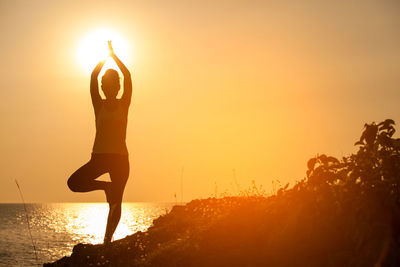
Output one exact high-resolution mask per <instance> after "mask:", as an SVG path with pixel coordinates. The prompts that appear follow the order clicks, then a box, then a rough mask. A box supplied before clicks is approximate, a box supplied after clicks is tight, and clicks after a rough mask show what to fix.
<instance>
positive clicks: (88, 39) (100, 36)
mask: <svg viewBox="0 0 400 267" xmlns="http://www.w3.org/2000/svg"><path fill="white" fill-rule="evenodd" d="M108 40H111V41H112V44H113V47H114V49H115V50H116V51H118V55H119V57H120V58H121V60H124V61H129V56H130V53H129V52H130V51H131V49H132V48H131V47H130V45H128V43H127V42H126V40H125V39H124V38H123V37H122V36H121V35H120V34H119V33H117V32H116V31H113V30H111V29H97V30H94V31H92V32H90V33H88V34H87V35H86V36H85V37H84V38H83V39H82V41H81V43H80V44H79V46H78V51H77V60H78V62H79V64H80V65H81V67H82V69H83V70H84V71H86V72H91V71H92V69H93V68H94V66H96V64H97V63H98V62H99V61H101V60H105V59H107V57H108V48H107V41H108ZM106 64H107V65H108V66H107V65H106V68H116V66H114V65H115V64H114V62H112V61H108V62H107V63H106Z"/></svg>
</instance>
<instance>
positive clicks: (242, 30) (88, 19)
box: [0, 0, 400, 202]
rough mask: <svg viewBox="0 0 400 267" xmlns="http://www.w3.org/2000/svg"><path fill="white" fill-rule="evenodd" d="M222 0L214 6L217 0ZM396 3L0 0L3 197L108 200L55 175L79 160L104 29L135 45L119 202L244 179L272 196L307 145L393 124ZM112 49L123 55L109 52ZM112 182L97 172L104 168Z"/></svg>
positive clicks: (300, 169) (399, 115)
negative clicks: (96, 47) (90, 49)
mask: <svg viewBox="0 0 400 267" xmlns="http://www.w3.org/2000/svg"><path fill="white" fill-rule="evenodd" d="M215 2H218V3H215ZM399 14H400V4H399V2H398V1H395V0H393V1H383V0H379V1H378V0H377V1H371V0H368V1H298V0H293V1H272V0H271V1H245V0H243V1H90V2H89V1H33V0H32V1H16V0H10V1H7V0H1V1H0V28H1V37H0V38H1V41H0V51H1V55H2V56H1V61H0V73H1V80H2V83H1V89H0V101H1V104H0V125H1V131H0V146H1V153H2V154H1V156H0V169H1V176H0V177H1V178H0V179H1V180H0V181H1V182H0V202H19V201H20V198H19V195H18V190H17V187H16V185H15V183H14V179H18V181H19V183H20V185H21V187H22V190H23V193H24V197H25V200H26V201H27V202H64V201H103V200H104V195H103V193H102V192H100V191H99V192H92V193H87V194H78V193H72V192H70V191H69V189H68V187H67V185H66V181H67V179H68V177H69V175H71V174H72V172H74V171H75V170H76V169H77V168H78V167H80V166H81V165H82V164H84V163H86V162H87V161H88V160H89V158H90V153H91V148H92V145H93V141H94V134H95V124H94V114H93V110H92V106H91V101H90V95H89V78H90V73H88V72H85V71H84V70H83V69H82V68H81V66H80V65H79V61H78V59H77V51H78V48H79V46H80V43H81V42H82V40H83V39H84V38H85V36H87V34H89V33H90V32H92V31H94V30H96V29H98V28H102V27H106V28H110V29H113V30H115V31H116V32H118V33H119V34H120V35H121V36H123V38H124V39H125V40H126V42H127V43H128V44H129V47H130V48H131V51H130V54H131V56H130V57H129V58H127V65H128V67H129V69H130V70H131V73H132V75H133V87H134V89H133V90H134V95H133V97H134V101H133V104H132V106H131V108H130V114H129V124H128V133H127V145H128V149H129V152H130V160H131V175H130V178H129V180H128V184H127V187H126V190H125V195H124V200H125V201H174V193H175V192H176V193H177V196H178V201H179V200H180V198H181V191H180V178H181V170H182V167H184V172H183V199H184V201H188V200H191V199H193V198H199V197H209V196H211V195H212V194H214V193H215V189H216V188H217V190H218V193H222V192H224V191H228V192H230V193H235V192H236V191H237V190H238V188H237V186H236V185H235V182H234V174H233V169H235V173H236V178H237V182H238V184H239V187H240V188H239V190H243V189H246V188H248V187H249V186H250V184H251V181H252V180H255V181H256V183H257V184H259V185H260V184H262V185H263V186H264V187H265V188H266V190H267V192H271V182H272V180H275V179H279V180H280V181H281V183H282V184H285V183H286V182H291V183H292V184H293V182H294V181H295V180H298V179H301V178H303V177H304V176H305V171H306V162H307V160H308V159H309V158H310V157H312V156H314V155H316V154H317V153H327V154H330V155H333V156H337V157H341V156H344V155H348V154H349V153H351V152H353V151H355V148H354V147H353V144H354V142H355V141H356V139H358V138H359V136H360V134H361V131H362V127H363V125H364V123H365V122H371V121H381V120H384V119H386V118H392V119H394V120H395V121H397V122H399V123H400V110H399V107H400V106H399V103H400V88H399V82H400V35H399V28H400V16H399ZM116 53H118V51H116ZM103 179H107V177H106V176H105V177H103Z"/></svg>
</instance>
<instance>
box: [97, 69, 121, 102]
mask: <svg viewBox="0 0 400 267" xmlns="http://www.w3.org/2000/svg"><path fill="white" fill-rule="evenodd" d="M120 88H121V86H120V83H119V75H118V72H117V71H116V70H113V69H108V70H106V72H105V73H104V75H103V77H102V78H101V89H102V90H103V93H104V95H105V96H106V98H107V99H113V98H116V97H117V95H118V91H119V89H120Z"/></svg>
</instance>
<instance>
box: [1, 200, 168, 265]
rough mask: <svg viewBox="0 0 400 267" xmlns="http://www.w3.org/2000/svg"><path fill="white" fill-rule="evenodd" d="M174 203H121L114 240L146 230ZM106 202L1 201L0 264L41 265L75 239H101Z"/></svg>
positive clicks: (67, 248) (66, 252)
mask: <svg viewBox="0 0 400 267" xmlns="http://www.w3.org/2000/svg"><path fill="white" fill-rule="evenodd" d="M172 207H173V203H143V202H133V203H123V204H122V215H121V220H120V223H119V225H118V228H117V230H116V231H115V234H114V240H118V239H121V238H124V237H125V236H127V235H132V234H134V233H136V232H138V231H142V232H143V231H146V230H147V229H148V228H149V227H150V226H151V225H152V222H153V220H154V219H155V218H157V217H159V216H160V215H164V214H166V213H168V212H169V211H170V210H171V208H172ZM107 214H108V204H107V203H51V204H48V203H46V204H26V205H25V206H24V205H23V204H0V266H42V265H43V263H47V262H53V261H56V260H57V259H60V258H62V257H63V256H69V255H71V252H72V248H73V247H74V245H76V244H78V243H91V244H99V243H102V241H103V237H104V232H105V228H106V222H107Z"/></svg>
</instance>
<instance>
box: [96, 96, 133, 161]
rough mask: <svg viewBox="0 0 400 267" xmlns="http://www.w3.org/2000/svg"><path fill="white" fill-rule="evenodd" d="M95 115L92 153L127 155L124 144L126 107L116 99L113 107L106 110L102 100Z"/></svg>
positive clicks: (126, 118)
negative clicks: (115, 105) (94, 136)
mask: <svg viewBox="0 0 400 267" xmlns="http://www.w3.org/2000/svg"><path fill="white" fill-rule="evenodd" d="M95 116H96V138H95V140H94V145H93V151H92V153H93V154H105V153H106V154H122V155H128V149H127V147H126V144H125V139H126V126H127V124H128V107H125V106H124V105H122V103H121V102H120V101H118V102H117V107H116V108H115V109H113V110H107V109H106V108H105V105H104V103H103V102H102V104H101V106H100V107H99V109H98V110H97V112H95Z"/></svg>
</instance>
